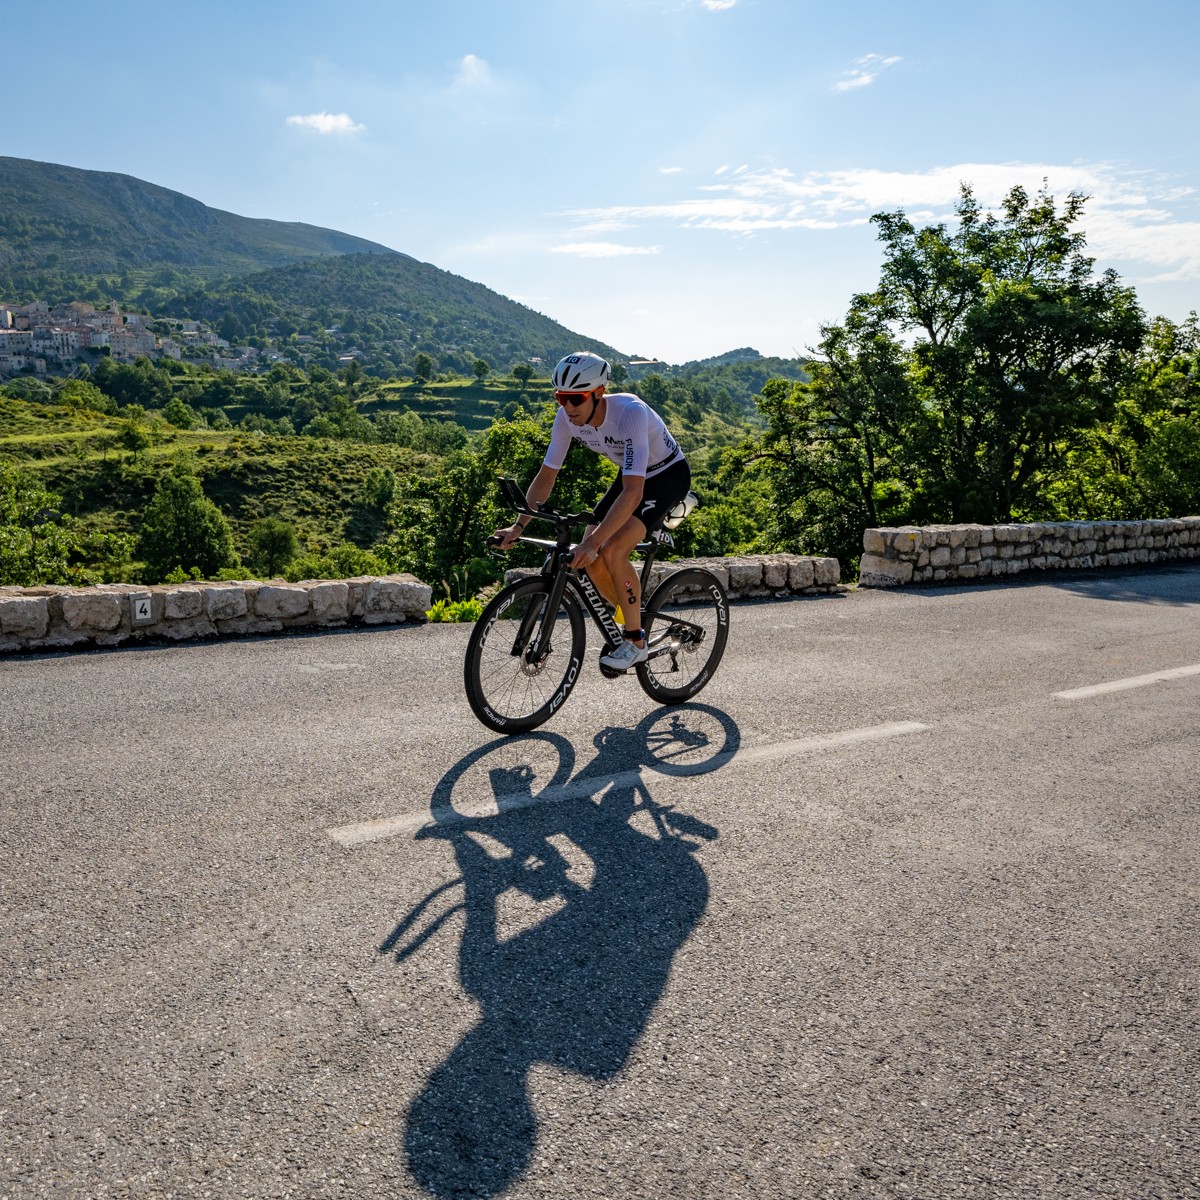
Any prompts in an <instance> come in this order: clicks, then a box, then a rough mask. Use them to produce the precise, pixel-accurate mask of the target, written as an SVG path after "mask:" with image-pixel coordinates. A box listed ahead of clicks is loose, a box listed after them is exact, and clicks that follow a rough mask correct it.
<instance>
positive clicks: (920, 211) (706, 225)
mask: <svg viewBox="0 0 1200 1200" xmlns="http://www.w3.org/2000/svg"><path fill="white" fill-rule="evenodd" d="M716 176H717V182H713V183H709V184H707V185H704V186H701V187H699V188H698V189H696V191H695V192H694V193H693V194H691V195H687V196H683V197H681V198H680V199H678V200H673V201H668V202H665V203H658V204H626V205H613V206H610V207H607V208H592V209H579V210H574V211H572V212H569V213H564V214H561V215H563V216H566V217H568V218H570V219H571V220H572V221H573V222H574V223H575V228H576V231H577V234H578V232H582V231H583V229H585V228H586V229H588V230H599V229H601V228H618V227H621V226H624V227H626V228H631V229H637V228H642V229H645V228H646V227H647V226H651V227H653V226H655V225H658V226H662V225H670V226H676V227H682V228H685V229H693V230H711V231H717V232H721V233H731V234H738V235H742V236H753V235H755V234H759V233H766V232H772V231H788V230H806V229H807V230H823V229H840V228H848V227H852V226H858V225H865V224H866V223H867V222H868V221H869V219H870V217H871V216H872V215H873V214H874V213H877V212H881V211H888V210H893V209H897V208H902V209H904V210H905V211H906V212H907V213H908V215H909V217H910V218H912V219H913V220H914V221H916V222H918V223H928V222H935V221H950V220H953V216H954V204H955V202H956V200H957V199H958V194H959V188H960V186H961V185H962V184H963V183H969V184H970V185H971V187H972V188H973V190H974V192H975V195H976V197H977V198H978V200H979V202H980V203H981V204H982V205H984V206H985V207H986V208H993V209H994V208H996V207H997V206H998V205H999V204H1000V202H1001V200H1002V199H1003V197H1004V196H1005V195H1006V194H1007V193H1008V191H1009V190H1010V189H1011V188H1012V187H1013V186H1014V185H1016V184H1020V185H1021V186H1022V187H1024V188H1025V189H1026V190H1027V191H1028V192H1029V193H1030V194H1035V193H1036V192H1037V191H1038V190H1039V189H1040V188H1041V187H1042V184H1043V181H1047V182H1048V185H1049V187H1050V189H1051V191H1052V193H1053V194H1054V195H1055V196H1056V197H1058V198H1059V199H1060V201H1061V200H1062V199H1065V197H1066V195H1067V193H1068V192H1071V191H1078V192H1082V193H1083V194H1085V195H1087V196H1088V197H1090V199H1089V201H1088V203H1087V207H1086V209H1085V211H1084V218H1083V222H1082V224H1083V228H1084V229H1085V231H1086V232H1087V235H1088V246H1089V248H1090V250H1091V252H1092V253H1093V254H1095V255H1096V256H1097V257H1098V258H1101V259H1107V260H1117V261H1121V262H1128V263H1131V264H1134V265H1135V270H1137V274H1138V275H1139V276H1140V278H1143V279H1146V280H1149V279H1155V280H1178V279H1198V278H1200V219H1192V218H1193V213H1192V212H1191V211H1189V210H1190V209H1191V208H1192V207H1193V206H1194V204H1195V201H1196V199H1197V197H1196V195H1195V194H1194V193H1193V192H1192V191H1191V190H1190V189H1186V188H1179V187H1178V186H1176V185H1175V183H1174V182H1173V181H1170V180H1165V179H1161V178H1158V177H1153V176H1149V175H1147V174H1144V173H1135V172H1129V171H1123V170H1120V169H1118V168H1116V167H1114V166H1112V165H1111V164H1105V163H1099V164H1090V165H1089V164H1079V163H1072V164H1053V163H958V164H956V165H954V166H947V167H935V168H933V169H931V170H927V171H908V172H905V171H881V170H876V169H873V168H858V169H852V170H845V171H829V172H816V171H814V172H809V173H807V174H804V175H796V174H794V173H792V172H791V171H788V170H786V169H784V168H779V167H772V168H761V169H754V170H752V169H748V168H740V169H739V170H738V171H736V172H730V170H729V168H728V167H722V168H721V169H720V170H719V171H718V172H716ZM576 244H577V245H586V246H612V245H614V244H613V243H598V242H597V243H593V242H588V243H576ZM561 249H564V250H565V252H568V253H580V252H582V251H578V250H566V249H565V248H561ZM658 249H659V248H658V247H657V246H656V247H655V248H654V250H653V251H652V252H657V251H658ZM607 252H608V253H639V252H642V253H644V252H646V251H645V250H641V251H639V250H636V249H633V250H630V249H628V248H621V249H619V250H615V251H614V250H610V251H607ZM1138 268H1140V269H1138Z"/></svg>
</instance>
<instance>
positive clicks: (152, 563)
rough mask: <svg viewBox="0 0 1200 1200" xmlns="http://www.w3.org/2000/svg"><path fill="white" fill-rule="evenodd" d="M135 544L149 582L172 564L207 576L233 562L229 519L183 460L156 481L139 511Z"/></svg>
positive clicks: (204, 576) (173, 568)
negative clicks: (143, 511)
mask: <svg viewBox="0 0 1200 1200" xmlns="http://www.w3.org/2000/svg"><path fill="white" fill-rule="evenodd" d="M137 548H138V553H139V554H140V555H141V557H142V559H143V560H144V561H145V564H146V578H147V581H148V582H150V583H157V582H159V581H160V580H163V579H165V578H166V577H167V576H168V575H169V574H170V573H171V572H172V571H173V570H175V569H176V568H181V569H182V570H184V571H186V572H190V571H191V570H192V569H193V568H195V569H196V570H198V571H199V572H200V577H201V578H203V579H212V578H214V577H215V576H216V575H218V574H219V573H220V572H221V571H222V570H224V569H226V568H231V567H234V566H236V565H237V562H238V558H237V555H236V554H235V553H234V549H233V536H232V534H231V533H230V529H229V523H228V522H227V521H226V519H225V517H224V515H223V514H222V513H221V510H220V509H219V508H217V506H216V505H215V504H214V503H213V502H212V501H211V500H209V499H208V498H207V497H206V496H205V495H204V491H203V489H202V488H201V486H200V481H199V480H198V479H197V478H196V476H195V475H194V474H192V473H191V471H190V470H189V469H188V467H187V466H186V465H182V464H176V466H175V467H174V468H173V469H172V470H171V471H170V472H169V473H168V474H167V475H165V476H163V478H162V479H161V480H160V481H159V484H158V487H157V489H156V490H155V493H154V497H153V499H152V500H151V501H150V504H149V506H148V507H147V509H146V511H145V513H144V514H143V517H142V527H141V531H140V533H139V535H138V543H137Z"/></svg>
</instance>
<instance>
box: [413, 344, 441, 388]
mask: <svg viewBox="0 0 1200 1200" xmlns="http://www.w3.org/2000/svg"><path fill="white" fill-rule="evenodd" d="M435 370H437V364H436V363H435V362H434V361H433V359H432V358H430V357H429V355H428V354H426V353H425V352H424V351H422V352H421V353H420V354H418V355H417V357H416V358H415V359H413V378H414V379H415V380H416V381H417V382H418V383H428V382H429V381H430V380H431V379H432V378H433V373H434V371H435Z"/></svg>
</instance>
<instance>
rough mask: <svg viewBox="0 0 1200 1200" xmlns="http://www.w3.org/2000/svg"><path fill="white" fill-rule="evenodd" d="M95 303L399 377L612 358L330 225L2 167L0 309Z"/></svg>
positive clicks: (70, 170) (50, 171) (61, 171)
mask: <svg viewBox="0 0 1200 1200" xmlns="http://www.w3.org/2000/svg"><path fill="white" fill-rule="evenodd" d="M3 300H8V301H10V302H12V301H15V302H17V303H24V302H27V301H30V300H45V301H47V302H49V303H51V304H54V303H58V302H60V301H70V300H86V301H90V302H92V303H94V304H106V303H107V302H108V301H109V300H117V301H118V302H119V303H121V304H122V305H125V306H129V307H133V308H136V309H139V310H141V311H143V312H149V313H152V314H153V315H154V316H173V317H180V318H193V319H197V320H203V321H207V322H208V323H210V324H211V325H213V326H214V327H216V328H217V329H218V330H219V331H220V332H221V334H222V336H224V337H226V338H227V339H228V340H229V341H231V342H237V343H244V342H247V341H250V342H252V343H256V344H259V345H260V346H261V345H274V346H276V347H277V348H279V349H289V345H288V340H289V338H291V337H292V335H297V336H299V337H301V338H302V339H304V340H303V344H302V345H300V346H297V345H295V344H293V345H292V346H291V347H290V349H291V350H292V352H293V357H294V361H296V362H305V363H308V362H313V363H316V364H318V365H321V366H326V367H330V368H333V367H336V365H337V362H338V357H339V356H340V355H341V354H343V353H345V352H347V351H349V350H351V349H353V350H357V351H359V352H361V354H362V355H363V357H364V362H365V365H366V366H367V369H368V370H370V371H371V372H372V373H373V374H377V375H382V376H388V375H396V374H404V373H405V372H406V370H407V369H408V368H411V365H412V359H413V356H414V355H415V354H416V353H418V352H424V353H427V354H429V355H431V356H432V358H433V359H434V361H435V363H436V365H437V366H439V367H442V368H447V367H448V368H450V369H453V370H459V371H464V372H469V371H470V369H471V363H472V362H473V361H474V360H475V359H476V358H484V359H486V360H487V361H488V362H489V363H492V364H493V365H494V366H496V367H505V368H506V367H508V366H510V365H512V364H513V363H514V362H524V361H526V360H528V359H530V358H541V359H543V360H544V361H547V362H553V361H556V360H557V359H558V358H560V357H561V356H562V355H563V354H567V353H569V352H570V351H571V350H575V349H578V348H579V347H581V346H589V347H592V348H595V349H597V350H598V351H599V352H600V353H602V354H606V355H608V356H609V357H610V358H614V359H621V358H623V357H624V356H623V355H621V354H620V353H619V352H618V351H617V350H615V349H614V348H613V347H611V346H607V345H604V344H603V343H600V342H597V341H596V340H595V339H594V338H589V337H587V336H585V335H583V334H580V333H575V332H572V331H571V330H569V329H566V328H565V327H564V326H562V325H559V324H558V323H557V322H556V321H553V320H551V319H550V318H548V317H545V316H542V315H541V314H540V313H537V312H534V311H533V310H532V309H530V308H527V307H525V306H524V305H522V304H518V303H516V302H515V301H512V300H509V299H507V298H505V297H504V296H501V295H500V294H499V293H497V292H494V291H492V290H491V289H489V288H487V287H484V286H483V285H482V284H479V283H473V282H471V281H470V280H468V279H463V278H461V277H460V276H457V275H452V274H450V273H449V272H448V271H442V270H440V269H439V268H437V267H435V266H432V265H431V264H429V263H422V262H418V261H417V260H416V259H415V258H412V257H410V256H409V255H406V254H400V253H398V252H397V251H395V250H390V249H388V248H387V247H386V246H381V245H378V244H376V243H374V242H368V241H366V240H364V239H362V238H357V237H351V236H350V235H348V234H344V233H338V232H337V231H335V230H332V229H320V228H317V227H315V226H312V225H303V224H298V223H287V222H283V221H267V220H256V219H252V218H249V217H240V216H237V215H235V214H233V213H228V212H222V211H221V210H219V209H215V208H209V207H208V206H207V205H205V204H202V203H201V202H200V201H199V200H194V199H192V198H191V197H190V196H184V195H182V194H180V193H179V192H173V191H169V190H168V189H166V188H162V187H158V186H156V185H155V184H151V183H145V182H143V181H142V180H140V179H134V178H132V177H131V176H128V175H116V174H111V173H108V172H103V171H82V170H78V169H76V168H74V167H64V166H57V165H54V164H51V163H39V162H32V161H29V160H27V159H19V158H4V157H0V301H3Z"/></svg>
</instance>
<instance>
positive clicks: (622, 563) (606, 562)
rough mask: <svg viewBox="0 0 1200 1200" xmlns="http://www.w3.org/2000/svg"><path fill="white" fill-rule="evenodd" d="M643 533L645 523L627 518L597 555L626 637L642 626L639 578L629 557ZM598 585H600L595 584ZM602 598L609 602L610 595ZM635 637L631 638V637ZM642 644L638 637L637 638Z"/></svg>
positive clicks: (638, 630)
mask: <svg viewBox="0 0 1200 1200" xmlns="http://www.w3.org/2000/svg"><path fill="white" fill-rule="evenodd" d="M645 536H646V526H645V525H643V524H642V522H641V521H640V520H638V518H637V517H630V518H629V520H628V521H626V522H625V524H624V525H622V526H621V528H620V529H618V530H617V532H616V533H614V534H613V536H612V537H610V538H609V539H608V541H607V542H605V543H604V548H603V549H602V550H601V551H600V557H599V558H598V559H597V560H596V561H597V562H598V563H601V564H603V572H604V574H606V575H607V576H608V583H609V586H610V587H612V588H613V590H614V591H615V593H616V595H617V598H618V599H617V602H618V603H619V604H620V605H621V614H622V616H624V618H625V631H626V636H628V634H629V633H630V632H634V633H638V632H640V630H641V628H642V581H641V577H640V576H639V575H638V572H637V571H636V570H635V568H634V565H633V562H632V561H631V560H632V556H633V548H634V546H636V545H637V544H638V542H640V541H642V540H643V539H644V538H645ZM596 586H597V587H600V585H599V584H598V583H597V584H596ZM605 599H607V600H609V602H610V603H612V600H611V598H610V597H609V596H607V595H606V596H605ZM631 640H634V639H631ZM636 644H637V645H641V644H642V643H641V639H640V638H639V639H636Z"/></svg>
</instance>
